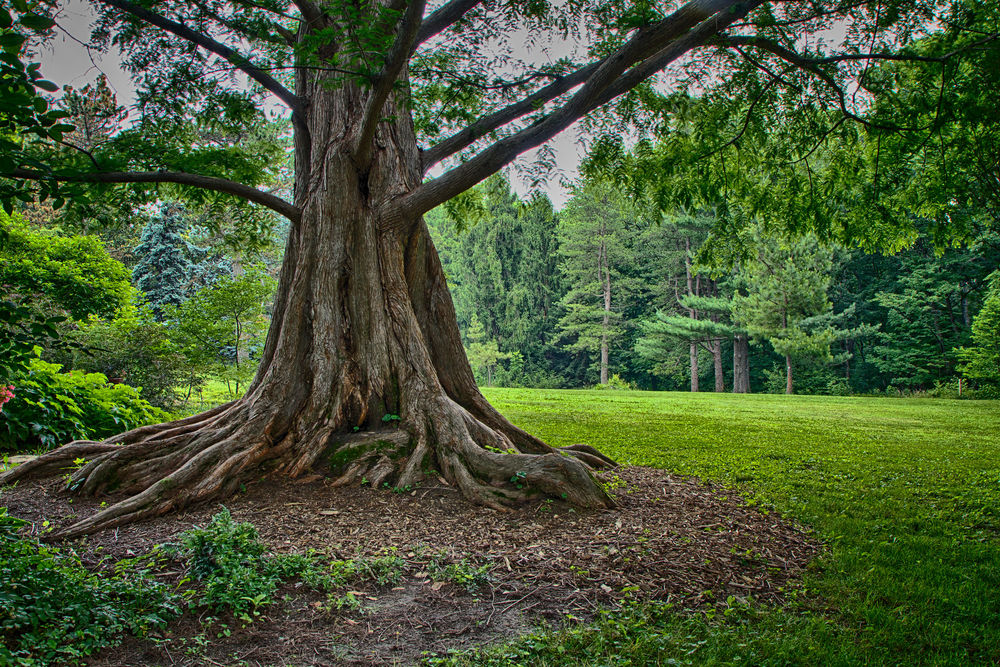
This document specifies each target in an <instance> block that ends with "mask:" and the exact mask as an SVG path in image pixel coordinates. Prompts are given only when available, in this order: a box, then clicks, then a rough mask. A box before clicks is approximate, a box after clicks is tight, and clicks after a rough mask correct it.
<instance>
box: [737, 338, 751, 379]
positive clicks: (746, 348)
mask: <svg viewBox="0 0 1000 667" xmlns="http://www.w3.org/2000/svg"><path fill="white" fill-rule="evenodd" d="M733 393H734V394H749V393H750V342H749V340H748V339H747V335H746V334H736V335H735V336H734V337H733Z"/></svg>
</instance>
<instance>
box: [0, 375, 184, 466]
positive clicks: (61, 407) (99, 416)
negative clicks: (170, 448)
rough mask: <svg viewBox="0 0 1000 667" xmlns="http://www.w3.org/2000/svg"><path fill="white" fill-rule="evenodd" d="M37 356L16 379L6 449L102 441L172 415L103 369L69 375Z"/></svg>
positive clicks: (1, 441) (1, 446)
mask: <svg viewBox="0 0 1000 667" xmlns="http://www.w3.org/2000/svg"><path fill="white" fill-rule="evenodd" d="M61 368H62V367H61V366H59V365H58V364H50V363H47V362H45V361H42V360H41V359H38V358H35V359H33V360H31V361H30V362H29V363H28V366H27V369H26V370H25V371H23V372H22V373H19V374H16V375H14V376H13V377H12V378H11V381H10V384H11V385H13V389H12V392H13V394H14V397H13V398H12V399H11V400H10V402H9V403H7V404H6V405H4V406H3V416H4V419H2V420H0V451H8V452H9V451H24V450H32V449H45V450H47V449H52V448H54V447H57V446H59V445H62V444H65V443H67V442H70V441H72V440H82V439H86V440H101V439H104V438H107V437H110V436H112V435H115V434H116V433H121V432H122V431H127V430H129V429H132V428H136V427H138V426H143V425H145V424H154V423H157V422H161V421H166V420H167V419H168V418H169V417H170V415H169V414H168V413H166V412H164V411H163V410H160V409H159V408H156V407H153V406H152V405H150V404H149V403H148V402H146V401H144V400H142V399H141V398H139V392H138V391H137V390H136V389H134V388H133V387H129V386H128V385H123V384H119V385H112V384H109V383H108V379H107V378H106V377H105V376H103V375H101V374H100V373H63V372H61Z"/></svg>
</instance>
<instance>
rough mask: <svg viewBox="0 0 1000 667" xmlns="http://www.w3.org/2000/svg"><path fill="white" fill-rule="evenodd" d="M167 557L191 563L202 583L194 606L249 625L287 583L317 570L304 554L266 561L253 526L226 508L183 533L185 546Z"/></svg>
mask: <svg viewBox="0 0 1000 667" xmlns="http://www.w3.org/2000/svg"><path fill="white" fill-rule="evenodd" d="M165 552H166V553H167V554H168V555H171V556H175V557H180V558H182V559H184V560H186V561H187V573H188V575H190V577H191V578H193V579H195V580H196V581H198V582H200V583H201V590H200V591H198V592H197V593H196V594H195V595H194V596H192V598H191V606H192V607H208V608H209V609H211V610H213V611H217V612H222V611H227V610H228V611H232V613H233V615H234V616H236V617H237V618H238V619H240V620H242V621H243V622H245V623H250V622H252V621H253V618H254V617H255V616H258V615H259V612H258V607H261V606H264V605H267V604H270V603H272V602H273V601H274V599H273V596H274V592H275V591H276V590H277V588H278V584H279V583H281V581H282V580H284V579H288V578H291V577H295V576H304V575H307V574H308V573H309V572H310V571H311V570H312V569H313V568H314V565H313V561H312V559H310V558H308V557H305V556H301V555H295V554H291V555H282V556H271V557H268V556H265V555H264V552H265V547H264V545H263V543H261V541H260V539H259V538H258V536H257V529H256V528H255V527H254V526H253V524H251V523H237V522H235V521H233V517H232V515H231V514H230V513H229V510H227V509H225V508H223V510H222V511H221V512H219V513H218V514H216V515H215V516H213V517H212V520H211V522H209V524H208V525H207V526H205V527H204V528H192V529H191V530H188V531H185V532H184V533H181V535H180V540H179V543H177V544H172V545H167V547H166V548H165Z"/></svg>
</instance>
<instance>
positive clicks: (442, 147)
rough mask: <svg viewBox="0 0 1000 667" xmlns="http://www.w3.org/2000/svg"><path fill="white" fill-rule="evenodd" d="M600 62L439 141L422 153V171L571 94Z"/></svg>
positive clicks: (560, 78) (563, 77)
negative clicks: (491, 133) (548, 103)
mask: <svg viewBox="0 0 1000 667" xmlns="http://www.w3.org/2000/svg"><path fill="white" fill-rule="evenodd" d="M603 62H604V61H603V60H602V61H598V62H594V63H591V64H589V65H586V66H585V67H581V68H580V69H578V70H576V71H574V72H572V73H570V74H567V75H566V76H562V77H559V78H557V79H556V80H555V81H553V82H552V83H550V84H549V85H547V86H544V87H542V88H539V89H538V90H537V91H535V92H534V93H532V94H531V95H529V96H528V97H525V98H524V99H522V100H519V101H517V102H514V103H513V104H511V105H509V106H506V107H504V108H503V109H500V110H498V111H494V112H493V113H491V114H488V115H486V116H482V117H481V118H479V119H477V120H476V121H475V122H473V123H472V124H471V125H469V126H467V127H465V128H463V129H462V130H459V131H458V132H456V133H455V134H453V135H451V136H450V137H448V138H447V139H442V140H441V141H439V142H438V143H436V144H434V145H433V146H431V147H430V148H428V149H427V150H426V151H424V153H423V167H424V171H427V170H428V169H430V168H431V167H433V166H434V165H435V164H437V163H438V162H440V161H441V160H443V159H445V158H447V157H451V156H452V155H454V154H455V153H457V152H459V151H461V150H463V149H465V148H467V147H469V146H471V145H472V144H473V143H475V142H476V141H477V140H479V139H481V138H482V137H484V136H486V135H487V134H489V133H490V132H492V131H494V130H496V129H497V128H500V127H503V126H504V125H506V124H507V123H510V122H512V121H515V120H517V119H518V118H520V117H521V116H524V115H525V114H528V113H531V112H532V111H536V110H537V109H539V108H540V107H541V105H543V104H545V103H546V102H549V101H551V100H554V99H555V98H557V97H559V96H560V95H563V94H565V93H568V92H569V91H570V90H572V89H573V88H575V87H577V86H579V85H580V84H581V83H583V82H584V81H586V80H587V77H589V76H590V75H591V74H593V73H594V72H595V71H596V70H597V68H598V67H599V66H600V65H601V63H603Z"/></svg>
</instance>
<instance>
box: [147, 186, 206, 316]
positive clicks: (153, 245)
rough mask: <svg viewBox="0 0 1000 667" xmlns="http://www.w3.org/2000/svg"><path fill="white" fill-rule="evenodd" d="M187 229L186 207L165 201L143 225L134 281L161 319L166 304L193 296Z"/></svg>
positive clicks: (180, 301)
mask: <svg viewBox="0 0 1000 667" xmlns="http://www.w3.org/2000/svg"><path fill="white" fill-rule="evenodd" d="M185 230H186V221H185V219H184V210H183V209H182V208H181V207H180V206H178V205H177V204H173V203H165V204H163V205H162V206H161V207H160V211H159V212H158V213H157V214H156V215H154V216H152V217H151V218H150V220H149V222H148V223H147V224H146V226H145V227H144V228H143V230H142V238H141V239H140V241H139V245H138V246H137V247H136V248H135V251H134V252H135V254H136V255H137V256H138V257H139V262H138V263H137V264H136V266H135V268H134V269H133V270H132V282H133V284H134V285H135V286H136V287H138V288H139V289H140V290H141V291H142V293H143V295H144V296H145V300H146V302H148V303H149V305H150V306H151V307H152V308H153V311H154V312H155V313H156V316H157V318H158V319H162V314H163V308H164V306H167V305H173V306H179V305H180V304H181V303H183V302H184V300H185V299H186V298H187V297H188V295H189V291H190V287H191V281H192V277H193V275H194V274H195V264H194V262H193V261H192V260H191V253H190V249H189V244H188V242H187V241H186V240H185V239H184V236H183V234H184V232H185Z"/></svg>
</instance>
